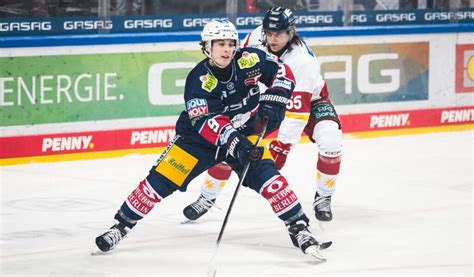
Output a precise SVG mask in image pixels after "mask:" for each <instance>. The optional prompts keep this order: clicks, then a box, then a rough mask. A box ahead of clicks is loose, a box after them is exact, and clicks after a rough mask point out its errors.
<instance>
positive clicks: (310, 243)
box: [288, 220, 325, 261]
mask: <svg viewBox="0 0 474 277" xmlns="http://www.w3.org/2000/svg"><path fill="white" fill-rule="evenodd" d="M288 232H289V233H290V238H291V241H292V242H293V244H294V245H295V246H297V247H299V248H300V249H301V251H303V253H305V254H310V255H312V256H314V257H315V258H317V259H318V260H321V261H324V260H325V258H324V256H323V255H322V254H321V253H320V252H319V243H318V241H317V240H316V237H315V236H314V235H313V234H312V233H311V232H310V231H309V230H308V224H307V223H306V222H304V221H303V220H300V221H297V222H296V223H295V224H293V225H290V226H288Z"/></svg>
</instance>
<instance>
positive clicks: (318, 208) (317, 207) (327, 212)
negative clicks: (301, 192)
mask: <svg viewBox="0 0 474 277" xmlns="http://www.w3.org/2000/svg"><path fill="white" fill-rule="evenodd" d="M313 208H314V214H315V216H316V219H317V220H319V221H325V222H328V221H331V220H332V212H331V196H326V197H322V196H319V194H318V192H316V195H315V196H314V202H313Z"/></svg>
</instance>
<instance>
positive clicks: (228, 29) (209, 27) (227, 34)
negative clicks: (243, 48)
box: [201, 19, 240, 58]
mask: <svg viewBox="0 0 474 277" xmlns="http://www.w3.org/2000/svg"><path fill="white" fill-rule="evenodd" d="M220 39H233V40H235V51H234V55H235V52H236V51H238V50H239V48H240V43H239V33H238V32H237V29H236V28H235V26H234V24H232V22H230V21H229V20H227V19H213V20H211V21H209V22H208V23H207V24H206V26H204V29H203V30H202V32H201V45H202V47H203V48H202V50H203V52H204V54H205V55H206V56H208V57H209V58H211V47H212V41H213V40H220Z"/></svg>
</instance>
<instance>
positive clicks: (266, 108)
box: [258, 101, 286, 132]
mask: <svg viewBox="0 0 474 277" xmlns="http://www.w3.org/2000/svg"><path fill="white" fill-rule="evenodd" d="M285 111H286V106H285V105H282V104H279V103H275V102H267V101H261V102H260V107H259V108H258V117H259V118H260V120H262V119H263V118H265V117H266V118H267V120H268V127H267V132H270V131H273V130H275V129H277V128H278V127H279V126H280V123H281V122H282V121H283V119H284V118H285Z"/></svg>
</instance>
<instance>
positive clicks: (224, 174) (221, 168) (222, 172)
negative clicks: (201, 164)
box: [208, 163, 232, 180]
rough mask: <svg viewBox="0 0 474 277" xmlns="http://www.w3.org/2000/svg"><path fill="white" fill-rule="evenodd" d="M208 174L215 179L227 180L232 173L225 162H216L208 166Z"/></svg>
mask: <svg viewBox="0 0 474 277" xmlns="http://www.w3.org/2000/svg"><path fill="white" fill-rule="evenodd" d="M208 174H209V176H211V177H212V178H214V179H217V180H228V179H229V178H230V175H231V174H232V168H231V167H230V166H229V165H228V164H226V163H218V164H216V165H215V166H213V167H211V168H209V170H208Z"/></svg>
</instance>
